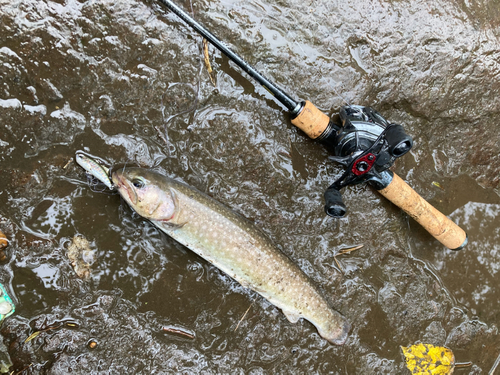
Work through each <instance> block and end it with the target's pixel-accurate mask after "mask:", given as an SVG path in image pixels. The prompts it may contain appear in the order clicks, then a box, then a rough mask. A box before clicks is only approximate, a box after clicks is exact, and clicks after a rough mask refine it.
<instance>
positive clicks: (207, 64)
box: [203, 38, 215, 86]
mask: <svg viewBox="0 0 500 375" xmlns="http://www.w3.org/2000/svg"><path fill="white" fill-rule="evenodd" d="M203 58H204V60H205V67H206V68H207V72H208V76H209V77H210V81H212V84H213V85H214V86H215V80H214V77H212V72H213V70H212V65H210V56H209V54H208V40H206V39H205V38H203Z"/></svg>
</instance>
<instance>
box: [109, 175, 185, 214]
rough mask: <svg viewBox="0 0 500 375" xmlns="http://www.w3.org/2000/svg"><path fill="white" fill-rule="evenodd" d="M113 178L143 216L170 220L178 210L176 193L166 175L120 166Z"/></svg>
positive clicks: (126, 199)
mask: <svg viewBox="0 0 500 375" xmlns="http://www.w3.org/2000/svg"><path fill="white" fill-rule="evenodd" d="M111 179H112V181H113V183H114V184H115V186H116V187H117V189H118V192H119V193H120V195H121V196H122V197H123V199H125V201H126V202H127V203H128V204H129V205H130V207H132V209H133V210H134V211H135V212H137V213H138V214H139V215H141V216H142V217H144V218H146V219H149V220H156V221H170V220H172V219H173V217H174V214H175V212H176V204H175V195H174V194H173V191H172V190H171V189H170V188H169V187H168V185H167V184H165V182H164V179H165V176H162V175H160V174H158V173H156V172H154V171H150V170H148V169H144V168H130V167H127V168H118V169H115V170H114V171H112V173H111Z"/></svg>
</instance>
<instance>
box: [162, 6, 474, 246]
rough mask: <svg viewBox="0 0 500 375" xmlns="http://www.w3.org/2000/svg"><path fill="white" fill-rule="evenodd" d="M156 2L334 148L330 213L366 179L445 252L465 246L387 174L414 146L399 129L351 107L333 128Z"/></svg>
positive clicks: (457, 231)
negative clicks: (336, 171)
mask: <svg viewBox="0 0 500 375" xmlns="http://www.w3.org/2000/svg"><path fill="white" fill-rule="evenodd" d="M160 1H161V2H162V3H163V4H164V5H165V6H166V7H167V8H168V9H170V10H171V11H172V12H174V13H175V14H176V15H177V16H179V17H180V18H181V19H182V20H183V21H184V22H185V23H186V24H188V25H189V26H191V27H192V28H193V29H194V30H196V31H197V32H198V33H199V34H200V35H202V36H203V37H204V38H205V39H207V40H208V41H209V42H210V43H211V44H212V45H214V46H215V47H216V48H217V49H218V50H219V51H221V52H222V53H223V54H224V55H226V56H227V57H228V58H229V59H230V60H231V61H232V62H233V63H235V64H236V65H238V66H239V67H240V68H241V69H242V70H243V71H244V72H246V73H247V74H248V75H249V76H250V77H252V78H253V79H255V81H257V82H258V83H259V84H261V85H262V86H263V87H264V88H265V89H266V90H267V91H268V92H269V93H271V94H272V95H273V96H274V98H275V99H276V100H277V101H278V102H280V103H281V104H282V105H283V106H285V107H286V108H287V109H288V111H289V114H290V120H291V123H292V124H293V125H295V126H296V127H297V128H299V129H300V130H302V131H303V132H304V133H305V134H307V136H309V137H310V138H311V139H315V140H318V141H320V142H322V143H323V144H325V146H327V147H328V148H329V149H331V150H333V153H334V155H335V156H333V157H332V159H333V160H335V161H337V162H339V163H342V164H343V165H344V166H345V167H346V170H345V172H344V173H343V174H342V176H341V177H340V178H339V179H338V180H337V181H335V182H334V183H333V184H332V185H331V186H330V187H329V188H328V189H327V190H326V192H325V201H326V205H325V211H326V213H327V214H328V215H330V216H334V217H341V216H344V215H345V213H346V208H345V205H344V202H342V196H341V195H340V189H342V188H343V187H345V186H347V185H354V184H359V183H362V182H365V181H367V182H368V183H369V184H370V185H372V186H373V187H374V188H375V189H377V190H378V191H379V193H380V194H381V195H382V196H384V197H386V198H387V199H388V200H390V201H391V202H392V203H394V204H395V205H396V206H398V207H400V208H401V209H402V210H404V211H405V212H406V213H408V214H409V215H410V216H411V217H412V218H413V219H415V220H416V221H417V222H418V223H419V224H421V225H422V226H423V227H424V228H425V229H426V230H427V231H428V232H429V233H430V234H431V235H433V236H434V237H435V238H436V239H437V240H439V241H440V242H441V243H442V244H443V245H445V246H446V247H448V248H449V249H454V250H459V249H462V248H463V247H464V246H465V245H466V244H467V234H466V233H465V231H464V230H463V229H462V228H460V227H459V226H458V225H456V224H455V223H454V222H453V221H451V220H450V219H449V218H447V217H446V216H445V215H443V214H442V213H441V212H439V211H438V210H436V209H435V208H434V207H432V206H431V205H430V204H429V203H428V202H426V201H425V199H423V198H422V197H421V196H420V195H418V194H417V193H416V192H415V191H414V190H413V189H412V188H411V187H410V186H409V185H408V184H406V183H405V182H404V181H403V180H402V179H401V178H400V177H399V176H398V175H397V174H395V173H392V172H391V171H389V170H388V168H389V167H390V166H391V165H393V164H394V161H395V160H396V158H399V157H400V156H403V155H404V154H406V153H407V152H408V151H410V149H411V147H412V144H413V141H412V139H411V137H410V136H408V135H407V134H406V133H405V131H404V130H403V127H402V126H401V125H396V124H390V123H388V122H387V121H386V120H385V119H384V118H383V117H382V116H381V115H380V114H379V113H377V112H376V111H374V110H373V109H371V108H369V107H363V106H354V105H349V106H347V107H343V108H342V109H341V111H340V119H341V120H342V126H338V125H336V124H335V123H334V122H333V121H331V120H330V117H329V116H327V115H326V114H325V113H323V112H321V111H320V110H319V109H318V108H317V107H316V106H315V105H314V104H312V103H311V102H310V101H309V100H305V101H297V100H295V99H294V98H292V97H291V96H290V95H288V94H287V93H286V92H284V91H283V90H282V89H280V88H279V87H278V86H276V85H275V84H274V83H273V82H271V81H269V80H268V79H267V78H266V77H264V76H263V75H262V74H260V73H259V72H258V71H257V70H256V69H255V68H253V67H252V66H251V65H250V64H248V63H247V62H246V61H245V60H243V59H242V58H241V57H240V56H238V55H237V54H236V53H234V52H233V51H231V49H229V48H228V47H227V46H226V45H225V44H224V43H223V42H222V41H220V40H219V39H218V38H217V37H216V36H215V35H213V34H212V33H211V32H210V31H209V30H207V29H206V28H205V27H204V26H202V25H201V24H199V23H198V22H196V21H195V20H194V19H193V18H191V17H190V16H189V15H188V14H187V13H186V12H185V11H183V10H182V9H181V8H179V7H178V6H177V5H175V4H174V3H173V2H172V1H171V0H160Z"/></svg>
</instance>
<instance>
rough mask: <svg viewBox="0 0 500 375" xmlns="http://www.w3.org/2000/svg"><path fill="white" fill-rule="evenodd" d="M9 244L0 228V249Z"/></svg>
mask: <svg viewBox="0 0 500 375" xmlns="http://www.w3.org/2000/svg"><path fill="white" fill-rule="evenodd" d="M8 244H9V240H8V239H7V236H6V235H5V234H3V232H2V231H1V230H0V249H3V248H6V247H7V245H8Z"/></svg>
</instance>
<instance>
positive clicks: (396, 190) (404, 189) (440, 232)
mask: <svg viewBox="0 0 500 375" xmlns="http://www.w3.org/2000/svg"><path fill="white" fill-rule="evenodd" d="M378 191H379V192H380V194H382V195H383V196H384V197H386V198H387V199H388V200H390V201H391V202H392V203H394V204H395V205H396V206H398V207H399V208H401V209H402V210H403V211H404V212H406V213H407V214H408V215H410V216H411V217H412V218H413V219H414V220H415V221H416V222H418V223H419V224H420V225H422V226H423V227H424V228H425V229H426V230H427V232H429V233H430V234H431V235H432V236H433V237H434V238H435V239H437V240H438V241H439V242H441V243H442V244H443V245H444V246H446V247H447V248H448V249H451V250H461V249H463V248H464V247H465V245H467V241H468V237H467V233H465V231H464V230H463V229H462V228H460V227H459V226H458V225H457V224H455V223H454V222H453V221H451V220H450V219H449V218H448V217H446V216H445V215H444V214H442V213H441V212H440V211H438V210H437V209H436V208H434V207H433V206H432V205H431V204H429V203H428V202H427V201H426V200H425V199H424V198H422V197H421V196H420V195H419V194H418V193H417V192H416V191H415V190H413V189H412V188H411V187H410V186H409V185H408V184H407V183H406V182H404V181H403V180H402V179H401V178H400V177H399V176H398V175H397V174H393V178H392V181H391V182H390V183H389V184H388V185H387V186H386V187H385V188H383V189H379V190H378Z"/></svg>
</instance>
